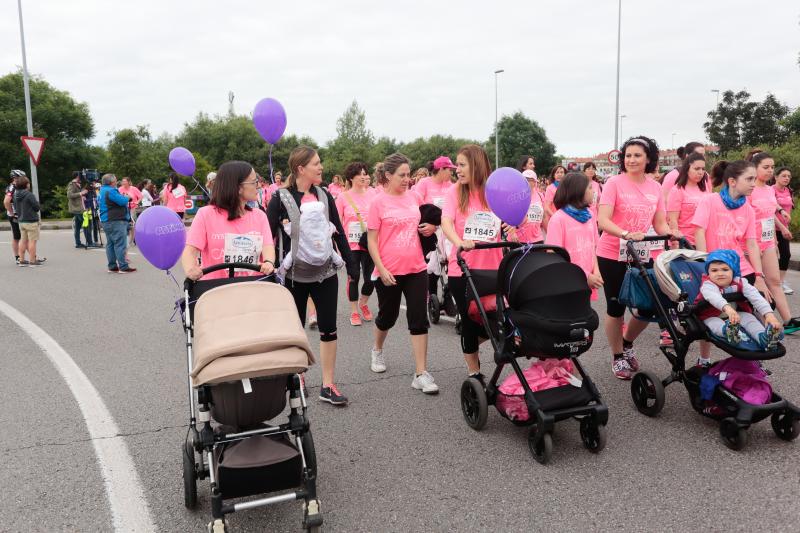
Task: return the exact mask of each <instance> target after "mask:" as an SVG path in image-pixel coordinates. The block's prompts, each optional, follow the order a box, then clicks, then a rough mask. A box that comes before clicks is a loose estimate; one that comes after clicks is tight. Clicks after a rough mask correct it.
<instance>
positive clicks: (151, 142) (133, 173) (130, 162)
mask: <svg viewBox="0 0 800 533" xmlns="http://www.w3.org/2000/svg"><path fill="white" fill-rule="evenodd" d="M173 147H174V140H173V139H172V138H171V137H170V136H169V135H163V136H161V137H159V138H158V139H153V138H152V136H151V135H150V130H149V129H148V128H147V126H135V127H133V128H124V129H121V130H118V131H115V132H112V137H111V140H110V141H109V142H108V148H107V150H106V157H105V159H104V161H103V163H102V165H101V166H102V168H103V170H104V171H106V172H113V173H114V174H116V175H117V177H118V178H122V177H126V176H127V177H129V178H131V180H132V181H133V183H134V184H135V183H137V182H139V181H141V180H143V179H146V178H150V179H163V178H165V177H166V176H167V174H169V172H170V171H171V169H170V166H169V151H170V150H171V149H172V148H173ZM195 159H196V158H195ZM195 162H196V161H195Z"/></svg>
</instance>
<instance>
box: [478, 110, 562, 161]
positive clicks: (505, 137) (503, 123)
mask: <svg viewBox="0 0 800 533" xmlns="http://www.w3.org/2000/svg"><path fill="white" fill-rule="evenodd" d="M497 131H498V134H499V136H500V143H499V152H500V166H501V167H515V166H516V165H517V160H518V159H519V158H520V157H521V156H523V155H525V154H530V155H532V156H533V157H534V159H535V160H536V168H537V169H538V171H539V173H541V174H543V173H546V172H549V171H550V168H551V167H553V166H554V165H556V163H557V161H556V158H555V153H556V147H555V145H554V144H553V143H552V142H550V140H549V139H548V138H547V133H546V132H545V131H544V128H542V127H541V126H540V125H539V124H538V123H537V122H536V121H535V120H533V119H530V118H528V117H526V116H525V114H524V113H522V112H521V111H517V112H516V113H514V114H513V115H504V116H503V117H502V118H501V119H500V121H499V122H498V123H497ZM494 139H495V136H494V132H492V134H491V135H490V136H489V140H488V141H486V151H487V152H488V153H489V154H490V156H489V160H490V161H491V162H492V164H494V150H495V143H494Z"/></svg>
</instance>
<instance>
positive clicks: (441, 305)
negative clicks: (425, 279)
mask: <svg viewBox="0 0 800 533" xmlns="http://www.w3.org/2000/svg"><path fill="white" fill-rule="evenodd" d="M436 236H437V237H438V240H437V242H436V247H435V248H434V249H433V251H431V252H430V253H429V254H428V257H427V259H428V275H431V274H433V275H436V276H438V278H439V281H438V283H437V290H436V292H435V293H431V294H429V295H428V319H429V320H430V321H431V324H438V323H439V319H440V318H441V316H442V313H444V314H445V315H447V316H449V317H455V318H456V324H457V329H458V324H459V323H460V321H461V317H459V316H458V308H457V307H456V301H455V300H454V299H453V295H452V294H450V287H449V286H448V284H447V253H446V251H445V246H446V244H449V241H447V240H446V239H444V238H441V235H439V232H437V234H436ZM440 286H441V291H442V295H441V297H440V296H439V287H440Z"/></svg>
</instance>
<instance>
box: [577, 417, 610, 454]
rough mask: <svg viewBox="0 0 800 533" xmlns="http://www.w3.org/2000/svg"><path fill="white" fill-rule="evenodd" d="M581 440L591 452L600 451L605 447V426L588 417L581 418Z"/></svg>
mask: <svg viewBox="0 0 800 533" xmlns="http://www.w3.org/2000/svg"><path fill="white" fill-rule="evenodd" d="M580 431H581V440H582V441H583V445H584V446H585V447H586V449H587V450H589V451H590V452H592V453H600V452H601V451H603V448H605V447H606V427H605V426H602V425H599V424H597V423H596V422H595V421H594V420H592V419H591V418H590V417H588V416H587V417H584V418H582V419H581V428H580Z"/></svg>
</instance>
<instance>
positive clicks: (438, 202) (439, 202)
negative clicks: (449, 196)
mask: <svg viewBox="0 0 800 533" xmlns="http://www.w3.org/2000/svg"><path fill="white" fill-rule="evenodd" d="M433 205H435V206H436V207H438V208H439V209H441V208H442V206H443V205H444V196H438V197H436V198H434V199H433Z"/></svg>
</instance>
